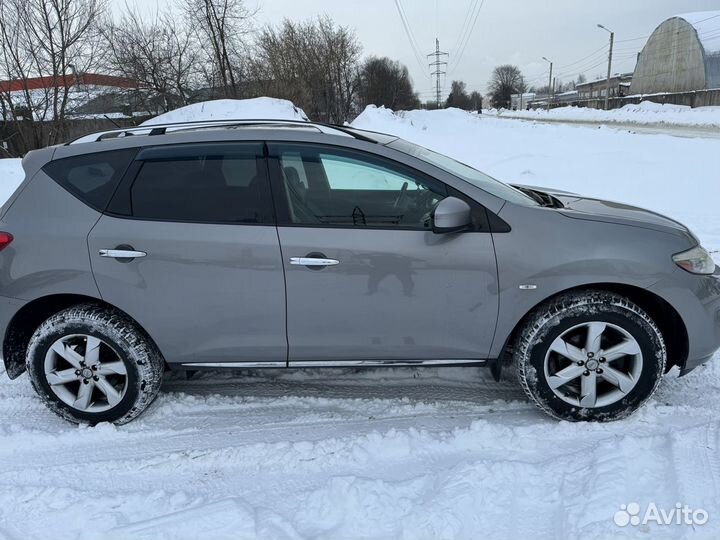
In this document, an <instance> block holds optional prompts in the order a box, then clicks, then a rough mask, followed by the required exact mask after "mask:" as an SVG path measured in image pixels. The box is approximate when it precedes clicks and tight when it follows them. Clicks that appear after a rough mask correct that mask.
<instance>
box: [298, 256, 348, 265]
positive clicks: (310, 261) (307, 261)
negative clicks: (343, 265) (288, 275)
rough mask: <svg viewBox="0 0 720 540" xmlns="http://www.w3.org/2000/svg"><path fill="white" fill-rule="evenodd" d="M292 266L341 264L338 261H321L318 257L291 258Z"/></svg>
mask: <svg viewBox="0 0 720 540" xmlns="http://www.w3.org/2000/svg"><path fill="white" fill-rule="evenodd" d="M290 264H295V265H298V266H335V265H336V264H340V261H338V260H336V259H320V258H317V257H290Z"/></svg>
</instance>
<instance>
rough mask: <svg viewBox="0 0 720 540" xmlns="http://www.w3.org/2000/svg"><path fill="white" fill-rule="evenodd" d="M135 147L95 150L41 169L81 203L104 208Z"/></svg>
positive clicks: (132, 156)
mask: <svg viewBox="0 0 720 540" xmlns="http://www.w3.org/2000/svg"><path fill="white" fill-rule="evenodd" d="M136 153H137V149H135V148H129V149H125V150H113V151H110V152H97V153H94V154H84V155H81V156H73V157H69V158H63V159H58V160H55V161H51V162H50V163H48V164H47V165H45V166H44V167H43V171H44V172H45V174H47V175H48V176H49V177H50V178H52V179H53V180H55V181H56V182H57V183H58V184H60V185H61V186H62V187H63V188H65V189H66V190H68V191H69V192H70V193H72V194H73V195H75V196H76V197H77V198H78V199H80V200H81V201H82V202H84V203H85V204H87V205H88V206H91V207H93V208H94V209H96V210H99V211H101V212H102V211H104V210H105V207H106V206H107V205H108V203H109V202H110V197H112V194H113V193H114V191H115V188H116V187H117V185H118V183H119V182H120V179H121V178H122V176H123V174H124V173H125V170H126V169H127V168H128V166H129V165H130V162H131V161H132V159H133V158H134V157H135V154H136Z"/></svg>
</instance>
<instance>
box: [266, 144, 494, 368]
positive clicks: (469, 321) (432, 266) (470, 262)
mask: <svg viewBox="0 0 720 540" xmlns="http://www.w3.org/2000/svg"><path fill="white" fill-rule="evenodd" d="M269 155H270V161H269V164H270V170H271V175H272V180H273V193H274V194H275V202H276V209H277V213H278V220H279V221H278V234H279V236H280V243H281V247H282V252H283V264H284V266H285V274H286V286H287V325H288V326H287V330H288V346H289V362H290V366H292V365H303V364H304V363H313V362H317V361H326V362H327V361H351V360H373V361H377V360H380V361H386V360H389V361H412V360H423V361H427V360H464V359H468V360H477V359H483V358H487V355H488V353H489V350H490V345H491V341H492V337H493V333H494V330H495V323H496V319H497V311H498V300H497V270H496V264H495V252H494V248H493V243H492V237H491V234H490V233H489V228H488V227H487V223H485V225H484V226H483V225H482V224H481V223H480V222H482V220H483V219H482V218H483V216H485V219H486V214H485V213H484V209H483V208H482V207H479V205H477V204H476V203H473V204H474V205H475V207H476V210H477V216H479V218H478V222H477V227H476V230H474V231H472V232H466V233H458V234H434V233H433V232H432V230H431V229H430V215H431V213H432V210H433V209H434V207H435V205H436V204H437V203H438V202H439V201H440V200H441V199H443V198H444V197H446V196H448V195H449V194H453V195H456V196H461V197H462V195H461V194H459V193H457V192H455V191H453V190H452V188H450V187H448V186H446V185H445V184H443V183H442V182H439V181H438V180H437V179H434V178H430V177H428V176H426V175H424V174H421V173H419V172H418V171H416V170H414V169H410V168H408V167H406V166H402V165H400V164H399V163H395V162H394V161H390V160H387V159H385V158H380V157H379V156H377V155H374V154H370V153H366V152H359V151H356V150H351V149H343V148H340V147H336V146H323V145H318V144H309V143H307V144H291V143H271V144H269ZM470 202H472V201H470Z"/></svg>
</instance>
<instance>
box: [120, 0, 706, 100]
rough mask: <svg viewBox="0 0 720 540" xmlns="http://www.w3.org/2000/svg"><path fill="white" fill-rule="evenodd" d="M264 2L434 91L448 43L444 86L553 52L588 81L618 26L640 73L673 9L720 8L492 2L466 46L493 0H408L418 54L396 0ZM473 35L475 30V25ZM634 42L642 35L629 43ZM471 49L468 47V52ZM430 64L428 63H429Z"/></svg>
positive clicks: (621, 1)
mask: <svg viewBox="0 0 720 540" xmlns="http://www.w3.org/2000/svg"><path fill="white" fill-rule="evenodd" d="M126 1H127V2H128V3H129V5H131V6H132V5H137V6H141V7H142V9H143V10H152V9H153V8H154V7H155V6H159V7H160V8H161V9H162V8H165V7H172V6H173V5H174V3H175V1H176V0H112V2H113V11H114V12H115V13H117V14H119V13H121V12H122V10H123V9H125V2H126ZM246 1H247V3H248V5H249V6H251V7H258V8H259V11H258V14H257V22H258V25H264V24H277V23H279V22H280V21H282V19H283V18H285V17H287V18H289V19H292V20H304V19H307V18H311V17H316V16H318V15H329V16H330V17H332V19H334V20H335V21H336V22H337V23H339V24H342V25H347V26H350V27H352V28H354V29H355V31H356V33H357V36H358V38H359V40H360V42H361V43H362V46H363V54H364V55H371V54H373V55H381V56H389V57H391V58H394V59H398V60H400V61H401V62H403V63H404V64H406V65H407V66H408V68H409V70H410V73H411V75H412V78H413V81H414V82H415V86H416V89H417V91H419V92H420V93H421V97H422V98H423V99H425V98H427V97H429V95H430V90H431V88H434V85H433V84H432V83H431V80H430V75H429V73H430V69H429V68H428V67H427V66H426V65H425V64H426V63H427V58H426V57H424V55H426V54H427V53H430V52H432V51H434V49H435V37H436V36H437V37H438V38H439V39H440V48H441V49H442V50H443V51H446V52H449V53H451V55H450V58H449V64H450V65H449V68H448V69H447V71H448V74H447V76H446V80H445V81H444V88H445V89H447V88H449V86H450V81H451V80H454V79H460V80H463V81H465V82H466V83H467V85H468V88H469V89H471V90H473V89H477V90H480V91H482V92H483V93H485V91H486V89H487V82H488V79H489V76H490V73H491V71H492V68H493V67H494V66H496V65H498V64H504V63H512V64H516V65H518V66H519V67H520V69H521V70H522V72H523V74H524V75H525V77H526V79H527V80H528V82H529V84H531V85H542V84H546V83H547V73H548V64H547V63H546V62H545V61H543V60H542V57H543V56H546V57H547V58H549V59H550V60H552V61H553V62H554V63H555V73H556V74H559V77H560V79H561V80H563V81H565V82H567V81H569V80H571V79H575V78H576V77H577V75H578V73H581V72H583V73H585V75H586V76H587V78H588V79H590V80H592V79H595V78H596V77H597V76H604V75H605V73H606V71H607V52H606V50H601V49H602V48H603V47H604V46H605V45H606V44H607V42H608V40H609V34H608V33H607V32H605V31H604V30H602V29H600V28H597V26H596V25H597V24H598V23H601V24H603V25H605V26H607V27H608V28H610V29H611V30H613V31H614V32H615V39H616V40H617V44H616V55H615V59H614V61H613V72H625V71H632V70H633V68H634V66H635V56H636V54H637V53H638V52H639V51H640V49H641V48H642V46H643V45H644V43H645V41H644V39H635V38H640V37H647V36H648V35H649V34H650V33H651V32H652V31H653V30H654V29H655V27H657V25H659V24H660V23H661V22H662V21H663V20H664V19H666V18H667V17H670V16H673V15H677V14H682V13H688V12H692V11H707V10H713V9H715V10H720V0H602V1H600V0H596V1H588V0H539V1H538V0H484V4H483V6H482V9H481V10H480V12H479V16H478V17H477V19H476V23H475V26H474V27H473V28H472V34H471V35H470V36H469V39H467V46H466V47H465V48H464V51H462V47H461V46H460V45H459V44H458V40H459V38H460V36H461V32H462V30H463V27H464V26H465V28H466V29H467V28H468V27H470V24H465V25H464V22H465V21H466V19H467V18H468V12H469V9H470V8H471V7H472V6H473V5H478V6H479V4H480V2H483V0H477V2H476V0H401V2H400V3H401V5H402V7H403V8H404V11H405V13H406V15H407V21H408V26H409V28H410V30H411V32H412V34H413V36H414V38H415V40H416V41H417V43H418V48H419V49H420V50H419V51H418V55H419V54H422V55H423V58H422V59H418V58H416V56H418V55H416V54H415V53H414V52H413V48H412V47H411V45H410V41H409V39H408V37H407V35H406V32H405V30H404V27H403V24H402V22H401V19H400V15H399V14H398V10H397V6H396V2H395V0H246ZM466 34H467V33H466ZM623 40H633V41H623ZM461 52H462V54H461ZM421 62H422V65H421Z"/></svg>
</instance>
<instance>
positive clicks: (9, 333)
mask: <svg viewBox="0 0 720 540" xmlns="http://www.w3.org/2000/svg"><path fill="white" fill-rule="evenodd" d="M79 304H95V305H99V306H103V307H106V308H108V309H113V310H115V311H119V312H121V313H122V314H123V315H124V316H126V317H128V318H129V319H130V320H132V321H133V322H134V323H135V324H136V325H137V327H138V328H139V329H140V331H141V332H142V333H143V334H144V336H145V337H146V338H147V339H149V340H150V341H152V342H153V344H154V345H155V346H156V348H157V343H155V341H154V340H153V339H152V336H150V334H149V333H148V332H147V330H145V328H143V326H142V325H141V324H140V323H139V322H138V321H137V320H136V319H135V318H134V317H132V316H131V315H129V314H128V313H126V312H125V311H123V310H121V309H119V308H117V307H116V306H114V305H112V304H110V303H108V302H105V301H104V300H101V299H99V298H94V297H92V296H86V295H82V294H53V295H48V296H42V297H40V298H36V299H35V300H32V301H30V302H28V303H27V304H25V305H24V306H23V307H22V308H20V309H19V310H18V311H17V313H15V315H13V317H12V319H10V322H9V323H8V326H7V329H6V330H5V336H4V338H3V344H2V353H3V360H4V362H5V371H6V372H7V375H8V377H10V378H11V379H15V378H17V377H19V376H20V375H21V374H22V373H24V372H25V357H26V354H27V349H28V345H29V343H30V338H31V337H32V335H33V333H34V332H35V330H37V329H38V327H39V326H40V325H41V324H42V323H43V321H45V320H47V319H48V318H50V317H51V316H52V315H54V314H56V313H59V312H60V311H62V310H64V309H67V308H69V307H72V306H76V305H79ZM158 350H160V349H159V348H158Z"/></svg>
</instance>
